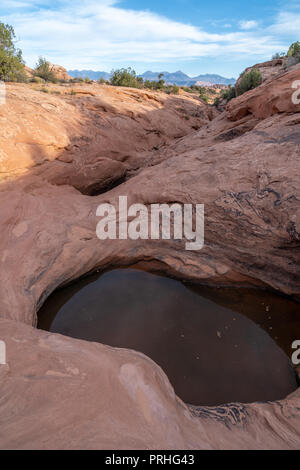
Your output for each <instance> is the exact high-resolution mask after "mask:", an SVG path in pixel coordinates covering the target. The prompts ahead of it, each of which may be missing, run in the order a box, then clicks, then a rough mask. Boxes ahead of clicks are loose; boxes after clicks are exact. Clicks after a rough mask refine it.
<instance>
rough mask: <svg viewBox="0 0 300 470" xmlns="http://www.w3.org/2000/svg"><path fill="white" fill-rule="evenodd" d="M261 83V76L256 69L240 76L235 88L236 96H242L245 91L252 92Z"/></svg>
mask: <svg viewBox="0 0 300 470" xmlns="http://www.w3.org/2000/svg"><path fill="white" fill-rule="evenodd" d="M261 83H262V75H261V72H260V70H259V69H258V68H254V69H252V70H250V72H247V73H245V72H244V73H243V74H242V75H241V79H240V82H239V84H238V86H237V95H238V96H240V95H243V94H244V93H246V91H249V90H253V89H254V88H256V87H258V86H259V85H260V84H261Z"/></svg>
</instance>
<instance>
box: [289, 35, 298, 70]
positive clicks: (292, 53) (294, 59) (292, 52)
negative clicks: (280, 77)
mask: <svg viewBox="0 0 300 470" xmlns="http://www.w3.org/2000/svg"><path fill="white" fill-rule="evenodd" d="M299 62H300V42H299V41H297V42H294V43H293V44H292V45H291V46H290V48H289V50H288V53H287V64H286V65H287V67H291V66H292V65H295V64H298V63H299Z"/></svg>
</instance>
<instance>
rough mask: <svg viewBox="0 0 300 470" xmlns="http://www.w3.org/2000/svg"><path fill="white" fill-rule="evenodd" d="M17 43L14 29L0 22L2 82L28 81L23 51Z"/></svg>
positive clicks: (0, 78) (0, 72) (0, 71)
mask: <svg viewBox="0 0 300 470" xmlns="http://www.w3.org/2000/svg"><path fill="white" fill-rule="evenodd" d="M15 42H16V35H15V31H14V28H13V27H12V26H9V25H8V24H4V23H1V22H0V80H3V81H12V82H16V81H26V73H25V69H24V61H23V59H22V51H21V50H20V49H17V48H16V46H15Z"/></svg>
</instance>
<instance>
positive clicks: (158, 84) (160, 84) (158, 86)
mask: <svg viewBox="0 0 300 470" xmlns="http://www.w3.org/2000/svg"><path fill="white" fill-rule="evenodd" d="M165 83H166V82H165V80H163V74H162V73H160V74H159V76H158V81H157V80H151V81H150V80H146V81H145V82H144V87H145V88H149V89H150V90H166V91H169V92H170V89H169V87H166V86H165ZM178 93H179V91H178Z"/></svg>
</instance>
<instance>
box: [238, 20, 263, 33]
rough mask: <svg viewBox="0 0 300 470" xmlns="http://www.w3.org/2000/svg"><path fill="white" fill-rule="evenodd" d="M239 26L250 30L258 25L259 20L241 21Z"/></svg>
mask: <svg viewBox="0 0 300 470" xmlns="http://www.w3.org/2000/svg"><path fill="white" fill-rule="evenodd" d="M239 26H240V28H241V29H244V30H246V31H248V30H249V29H255V28H257V27H258V22H257V21H254V20H248V21H240V22H239Z"/></svg>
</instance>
